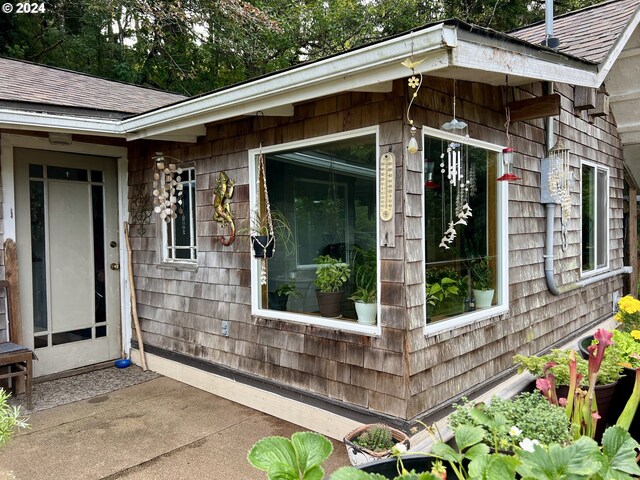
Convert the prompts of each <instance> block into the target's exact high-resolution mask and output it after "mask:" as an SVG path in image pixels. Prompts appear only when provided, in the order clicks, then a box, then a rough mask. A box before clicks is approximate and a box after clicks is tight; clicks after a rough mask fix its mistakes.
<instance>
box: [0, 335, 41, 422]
mask: <svg viewBox="0 0 640 480" xmlns="http://www.w3.org/2000/svg"><path fill="white" fill-rule="evenodd" d="M32 362H33V352H32V351H31V349H29V348H27V347H24V346H22V345H18V344H17V343H12V342H3V343H0V367H5V366H6V367H9V372H8V373H3V374H0V379H5V378H10V379H12V381H11V389H12V391H13V393H14V395H15V394H16V393H17V391H16V388H15V387H16V383H15V381H13V379H14V378H17V377H22V376H24V377H25V384H26V391H27V408H28V409H29V410H31V409H32V408H33V404H32V402H31V392H32V383H33V368H32Z"/></svg>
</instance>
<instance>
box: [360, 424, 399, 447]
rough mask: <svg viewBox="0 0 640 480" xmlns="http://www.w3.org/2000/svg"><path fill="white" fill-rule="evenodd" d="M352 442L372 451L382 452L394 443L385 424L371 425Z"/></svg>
mask: <svg viewBox="0 0 640 480" xmlns="http://www.w3.org/2000/svg"><path fill="white" fill-rule="evenodd" d="M353 443H355V444H356V445H358V446H360V447H364V448H367V449H369V450H371V451H372V452H384V451H385V450H389V449H390V448H391V447H393V446H394V445H395V442H394V440H393V435H392V433H391V430H390V429H389V427H387V426H385V425H373V426H372V427H370V428H368V429H367V430H365V431H364V432H363V433H361V434H360V435H359V436H358V437H357V438H355V439H354V440H353Z"/></svg>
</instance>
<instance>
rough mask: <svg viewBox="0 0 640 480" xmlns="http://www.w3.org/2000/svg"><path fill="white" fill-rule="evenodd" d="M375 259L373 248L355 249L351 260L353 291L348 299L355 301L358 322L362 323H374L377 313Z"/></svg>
mask: <svg viewBox="0 0 640 480" xmlns="http://www.w3.org/2000/svg"><path fill="white" fill-rule="evenodd" d="M376 261H377V258H376V252H375V250H373V249H370V250H363V249H361V248H358V249H356V253H355V256H354V262H353V264H354V270H355V275H354V284H355V291H354V292H353V294H352V295H351V296H350V297H349V299H350V300H353V301H354V302H355V303H354V304H355V308H356V315H357V317H358V323H362V324H364V325H375V324H376V316H377V313H378V304H377V296H378V289H377V288H376V285H377V283H378V276H377V268H376Z"/></svg>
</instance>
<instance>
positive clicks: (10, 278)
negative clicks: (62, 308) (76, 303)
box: [4, 238, 25, 393]
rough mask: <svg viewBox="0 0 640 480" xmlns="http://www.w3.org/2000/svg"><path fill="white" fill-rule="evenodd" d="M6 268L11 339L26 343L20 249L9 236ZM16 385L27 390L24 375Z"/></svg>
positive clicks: (20, 391)
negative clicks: (17, 248)
mask: <svg viewBox="0 0 640 480" xmlns="http://www.w3.org/2000/svg"><path fill="white" fill-rule="evenodd" d="M4 268H5V279H6V280H7V282H9V288H8V289H7V290H6V294H7V295H10V296H11V298H7V313H6V315H7V318H8V319H9V320H10V321H9V340H11V341H12V342H13V343H17V344H18V345H24V344H23V343H22V342H23V341H24V339H23V338H22V316H21V311H20V275H19V273H18V251H17V250H16V242H14V241H13V239H11V238H7V240H5V242H4ZM13 381H14V382H16V383H15V387H16V393H23V392H24V391H25V381H24V378H23V377H17V378H15V379H14V380H13Z"/></svg>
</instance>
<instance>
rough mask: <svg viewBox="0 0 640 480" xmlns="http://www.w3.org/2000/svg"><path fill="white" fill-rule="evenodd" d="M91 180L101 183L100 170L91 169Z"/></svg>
mask: <svg viewBox="0 0 640 480" xmlns="http://www.w3.org/2000/svg"><path fill="white" fill-rule="evenodd" d="M91 181H92V182H96V183H102V172H101V171H100V170H91Z"/></svg>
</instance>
